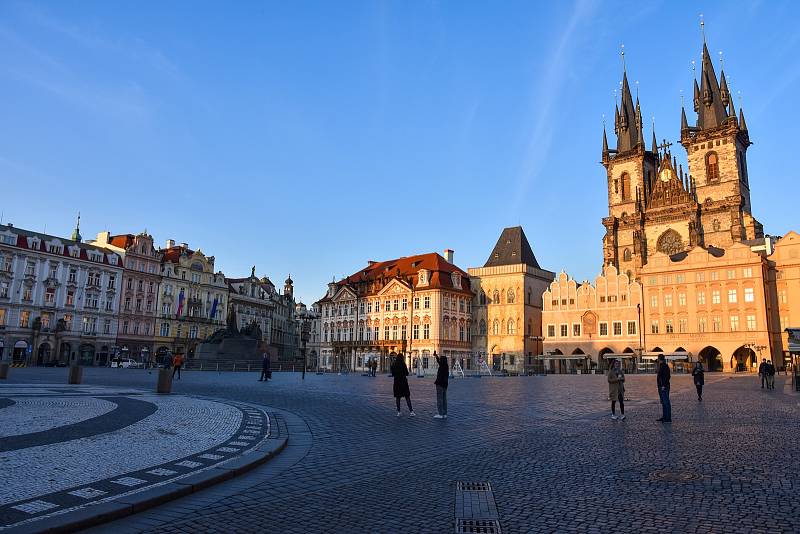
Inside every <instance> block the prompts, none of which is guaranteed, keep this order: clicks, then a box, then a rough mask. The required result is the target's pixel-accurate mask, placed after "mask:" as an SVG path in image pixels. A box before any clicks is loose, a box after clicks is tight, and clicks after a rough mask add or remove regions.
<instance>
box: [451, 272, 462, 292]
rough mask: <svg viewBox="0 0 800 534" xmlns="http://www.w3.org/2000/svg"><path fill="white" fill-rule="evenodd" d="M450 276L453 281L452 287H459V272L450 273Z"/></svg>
mask: <svg viewBox="0 0 800 534" xmlns="http://www.w3.org/2000/svg"><path fill="white" fill-rule="evenodd" d="M450 278H451V279H452V281H453V287H454V288H456V289H461V275H460V274H459V273H453V274H451V275H450Z"/></svg>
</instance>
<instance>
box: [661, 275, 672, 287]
mask: <svg viewBox="0 0 800 534" xmlns="http://www.w3.org/2000/svg"><path fill="white" fill-rule="evenodd" d="M663 283H664V285H669V284H671V283H672V277H671V276H669V275H667V276H665V277H664V279H663Z"/></svg>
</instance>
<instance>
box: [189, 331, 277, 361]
mask: <svg viewBox="0 0 800 534" xmlns="http://www.w3.org/2000/svg"><path fill="white" fill-rule="evenodd" d="M262 344H263V342H261V341H257V340H255V339H252V338H249V337H229V338H225V339H223V340H222V342H221V343H201V344H200V345H199V346H198V347H197V350H196V351H195V356H194V357H195V359H197V360H251V361H261V353H262V352H263V351H264V350H265V347H263V346H262Z"/></svg>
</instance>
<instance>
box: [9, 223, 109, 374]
mask: <svg viewBox="0 0 800 534" xmlns="http://www.w3.org/2000/svg"><path fill="white" fill-rule="evenodd" d="M79 222H80V220H79ZM121 280H122V259H121V257H120V256H119V255H118V254H116V253H114V252H111V251H108V250H104V249H102V248H99V247H95V246H92V245H87V244H85V243H82V242H81V236H80V231H79V228H78V227H76V228H75V231H74V232H73V234H72V239H64V238H59V237H56V236H51V235H46V234H40V233H38V232H31V231H28V230H22V229H19V228H15V227H14V226H13V225H11V224H8V225H2V226H0V358H2V359H4V360H13V361H14V362H18V363H25V364H27V365H36V364H38V365H47V364H50V365H53V364H55V363H56V362H58V363H61V364H67V363H78V364H81V365H106V364H107V362H108V358H109V355H110V354H111V352H112V349H113V347H114V343H115V340H116V337H117V313H118V310H119V286H120V284H121Z"/></svg>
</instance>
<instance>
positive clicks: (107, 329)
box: [103, 319, 111, 334]
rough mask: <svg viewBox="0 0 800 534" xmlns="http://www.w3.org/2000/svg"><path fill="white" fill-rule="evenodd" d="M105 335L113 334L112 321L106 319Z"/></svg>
mask: <svg viewBox="0 0 800 534" xmlns="http://www.w3.org/2000/svg"><path fill="white" fill-rule="evenodd" d="M103 333H104V334H110V333H111V320H110V319H106V320H105V322H104V323H103Z"/></svg>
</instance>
